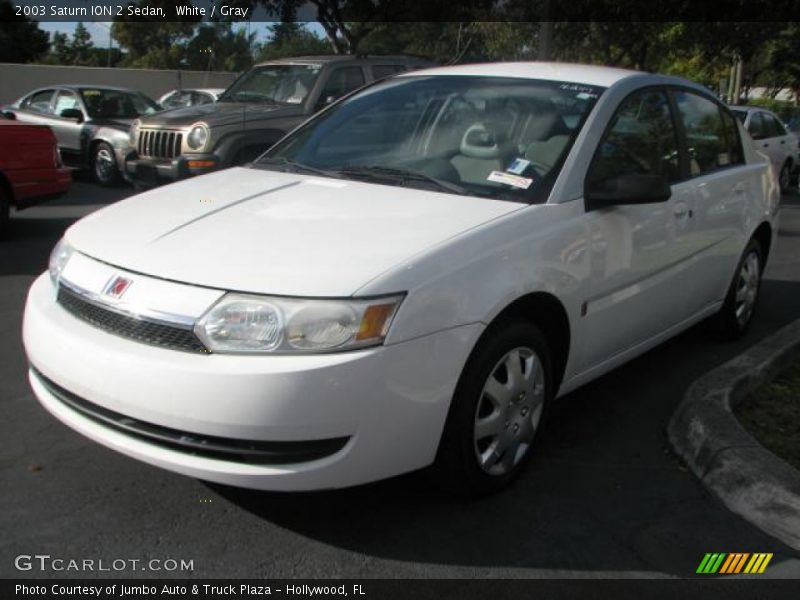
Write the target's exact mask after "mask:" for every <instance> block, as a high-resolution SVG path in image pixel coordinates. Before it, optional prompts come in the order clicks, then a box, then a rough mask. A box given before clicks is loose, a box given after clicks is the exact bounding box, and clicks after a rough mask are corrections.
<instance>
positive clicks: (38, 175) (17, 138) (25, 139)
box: [0, 119, 72, 238]
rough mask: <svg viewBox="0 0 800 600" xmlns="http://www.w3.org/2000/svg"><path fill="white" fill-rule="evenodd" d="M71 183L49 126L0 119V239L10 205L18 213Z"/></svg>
mask: <svg viewBox="0 0 800 600" xmlns="http://www.w3.org/2000/svg"><path fill="white" fill-rule="evenodd" d="M71 181H72V176H71V175H70V172H69V169H66V168H65V167H64V165H63V163H62V162H61V156H60V155H59V152H58V147H57V146H56V138H55V136H54V135H53V132H52V131H51V130H50V128H49V127H43V126H40V125H23V124H22V123H17V122H15V121H12V120H9V119H0V238H2V237H3V236H4V235H5V233H6V231H7V229H8V220H9V214H10V209H11V207H12V206H13V207H15V208H16V209H17V210H21V209H23V208H27V207H29V206H32V205H33V204H36V203H37V202H43V201H45V200H49V199H52V198H57V197H58V196H61V195H63V194H65V193H66V192H67V190H69V186H70V182H71Z"/></svg>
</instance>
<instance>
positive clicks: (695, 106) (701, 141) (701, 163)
mask: <svg viewBox="0 0 800 600" xmlns="http://www.w3.org/2000/svg"><path fill="white" fill-rule="evenodd" d="M675 101H676V103H677V105H678V111H679V113H680V118H681V120H682V121H683V127H684V130H685V131H686V144H687V150H688V152H689V170H690V172H691V174H692V175H700V174H702V173H708V172H710V171H714V170H716V169H719V168H722V167H727V166H728V165H731V164H734V163H736V162H738V157H735V156H732V154H731V147H730V146H729V143H728V138H727V136H726V134H725V130H726V129H727V127H726V126H725V124H724V122H723V120H722V111H721V109H720V107H719V105H718V104H717V103H716V102H714V101H712V100H710V99H708V98H703V97H702V96H698V95H696V94H693V93H691V92H676V93H675Z"/></svg>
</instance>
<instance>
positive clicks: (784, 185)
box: [778, 162, 792, 194]
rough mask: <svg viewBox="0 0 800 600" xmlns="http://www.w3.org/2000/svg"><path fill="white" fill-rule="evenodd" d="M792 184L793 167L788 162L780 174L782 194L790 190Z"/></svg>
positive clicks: (779, 180) (779, 181) (779, 184)
mask: <svg viewBox="0 0 800 600" xmlns="http://www.w3.org/2000/svg"><path fill="white" fill-rule="evenodd" d="M791 185H792V167H791V165H790V164H789V163H788V162H787V163H786V164H784V165H783V168H782V169H781V172H780V174H779V175H778V186H779V187H780V188H781V194H785V193H786V192H788V191H789V187H790V186H791Z"/></svg>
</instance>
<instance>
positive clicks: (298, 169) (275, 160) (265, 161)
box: [252, 156, 341, 179]
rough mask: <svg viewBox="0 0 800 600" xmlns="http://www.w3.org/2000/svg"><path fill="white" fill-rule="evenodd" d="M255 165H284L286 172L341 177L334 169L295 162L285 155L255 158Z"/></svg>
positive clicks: (253, 164) (262, 166)
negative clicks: (328, 169) (327, 169)
mask: <svg viewBox="0 0 800 600" xmlns="http://www.w3.org/2000/svg"><path fill="white" fill-rule="evenodd" d="M252 166H253V167H261V168H265V167H283V171H284V172H286V173H310V174H312V175H322V176H323V177H335V178H337V179H341V176H340V175H339V174H338V173H337V172H334V171H326V170H325V169H318V168H316V167H312V166H309V165H304V164H302V163H298V162H294V161H291V160H289V159H288V158H285V157H283V156H265V157H262V158H259V159H257V160H255V161H254V162H253V163H252Z"/></svg>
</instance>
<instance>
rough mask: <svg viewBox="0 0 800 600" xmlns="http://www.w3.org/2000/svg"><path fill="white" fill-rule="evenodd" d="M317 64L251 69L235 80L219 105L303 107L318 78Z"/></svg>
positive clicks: (281, 65)
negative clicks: (241, 104)
mask: <svg viewBox="0 0 800 600" xmlns="http://www.w3.org/2000/svg"><path fill="white" fill-rule="evenodd" d="M321 70H322V65H320V64H280V65H263V66H260V67H254V68H253V69H250V70H249V71H248V72H247V73H245V74H244V75H242V76H241V77H240V78H239V79H237V80H236V81H235V82H234V83H233V84H232V85H231V87H229V88H228V89H227V91H226V92H225V93H224V94H222V96H220V98H219V100H218V101H219V102H253V103H266V104H302V103H303V102H304V101H305V99H306V97H307V96H308V94H309V92H311V90H312V88H313V87H314V83H315V82H316V80H317V77H319V74H320V71H321Z"/></svg>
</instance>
